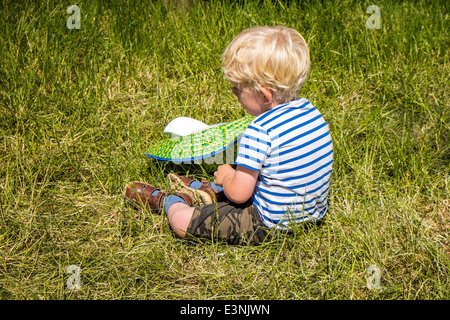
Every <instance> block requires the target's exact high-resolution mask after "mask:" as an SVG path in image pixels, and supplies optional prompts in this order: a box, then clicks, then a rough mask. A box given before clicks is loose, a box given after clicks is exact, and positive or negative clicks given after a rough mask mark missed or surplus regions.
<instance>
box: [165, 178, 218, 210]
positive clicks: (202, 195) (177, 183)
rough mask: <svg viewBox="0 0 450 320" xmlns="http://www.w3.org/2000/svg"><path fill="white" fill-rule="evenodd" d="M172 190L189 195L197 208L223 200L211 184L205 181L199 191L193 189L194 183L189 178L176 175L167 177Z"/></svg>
mask: <svg viewBox="0 0 450 320" xmlns="http://www.w3.org/2000/svg"><path fill="white" fill-rule="evenodd" d="M167 180H168V181H169V185H170V188H171V189H173V190H178V191H180V192H183V193H185V194H188V195H189V196H190V197H191V198H192V199H193V201H194V205H195V206H206V205H208V204H211V203H216V202H217V201H221V200H223V199H222V197H221V194H220V193H218V192H216V191H214V189H213V188H211V183H210V182H209V181H208V180H206V179H203V180H202V181H201V184H202V185H201V186H200V188H198V189H194V188H191V187H190V185H191V183H192V182H193V181H194V180H193V179H191V178H188V177H180V176H179V175H176V174H174V173H169V174H168V175H167Z"/></svg>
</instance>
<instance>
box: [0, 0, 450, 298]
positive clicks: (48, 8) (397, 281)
mask: <svg viewBox="0 0 450 320" xmlns="http://www.w3.org/2000/svg"><path fill="white" fill-rule="evenodd" d="M25 2H26V3H22V2H11V1H3V2H2V4H1V5H0V8H1V9H0V17H1V21H2V23H1V24H0V30H1V33H0V38H1V41H0V49H1V51H0V52H1V54H0V62H1V63H0V187H1V193H0V297H1V298H3V299H79V298H83V299H445V298H447V299H448V298H449V296H450V283H449V267H450V261H449V254H450V252H449V247H450V243H449V236H448V235H449V231H450V229H449V226H450V218H449V215H450V197H449V184H450V172H449V167H450V150H449V145H450V143H449V123H450V111H449V94H448V92H449V89H450V88H449V85H448V74H449V71H450V68H449V54H448V52H449V48H448V38H449V16H448V9H447V7H448V5H447V4H446V3H445V2H444V1H442V2H439V1H433V2H430V3H428V2H426V3H425V2H408V1H403V2H399V3H395V4H394V3H391V2H388V1H378V2H377V5H378V6H379V7H380V13H381V29H374V30H370V29H367V28H366V25H365V22H366V20H367V18H368V17H369V16H370V14H369V13H367V12H366V10H367V7H368V6H369V5H371V4H372V3H367V4H365V3H360V2H358V3H355V2H352V1H329V2H326V4H323V3H319V2H310V1H307V2H302V4H301V5H300V4H299V5H297V4H295V2H294V1H291V2H290V3H285V2H284V1H243V2H242V3H240V4H232V3H231V2H224V3H221V2H218V1H197V2H196V4H192V5H191V6H188V7H184V6H183V5H175V6H172V5H167V4H164V3H163V2H162V1H161V2H154V1H149V2H132V3H131V2H129V1H122V2H121V1H113V2H109V1H94V2H91V1H86V2H77V3H73V4H77V5H78V6H79V7H80V11H81V29H80V30H76V29H73V30H70V29H68V28H67V27H66V19H67V18H68V16H69V15H68V14H67V12H66V9H67V7H66V6H65V5H62V4H60V3H59V2H56V1H42V3H38V2H34V1H25ZM275 24H283V25H286V26H290V27H293V28H296V29H297V30H298V31H299V32H300V33H302V34H303V35H304V37H305V39H306V40H307V41H308V43H309V45H310V50H311V59H312V69H311V72H310V76H309V80H308V82H307V83H306V85H305V87H304V88H303V90H302V96H303V97H305V98H307V99H310V100H311V102H312V103H313V104H314V105H315V106H317V108H318V109H319V110H320V111H321V112H322V114H323V115H324V117H325V119H326V120H327V122H328V124H329V126H330V129H331V134H332V137H333V145H334V149H335V152H334V155H335V163H334V174H333V178H332V186H331V199H330V208H329V212H328V216H327V219H326V220H325V222H324V223H323V224H321V225H319V226H314V227H311V228H308V229H301V228H299V230H297V231H296V232H295V234H294V235H293V236H290V237H286V238H282V239H279V240H276V241H273V242H271V243H267V244H264V245H262V246H259V247H247V246H242V247H233V246H228V245H226V244H223V243H207V244H200V243H188V242H185V241H181V240H179V239H177V238H176V237H175V236H174V235H173V233H172V232H171V230H170V228H169V226H168V224H167V221H166V219H165V218H164V217H162V216H156V215H152V214H150V213H148V212H146V211H144V210H135V209H134V208H133V207H132V206H130V205H129V204H128V203H127V202H125V200H124V197H123V191H124V188H125V185H126V183H127V182H128V181H130V180H144V181H148V182H151V183H154V184H157V185H159V186H163V187H164V186H167V185H166V182H165V174H166V173H167V171H169V170H176V171H178V172H179V173H187V174H189V175H191V176H196V177H201V176H205V177H207V173H206V172H204V171H202V169H201V168H199V167H198V166H175V165H171V164H163V163H157V162H153V161H150V159H148V158H146V157H145V150H146V148H147V147H148V146H149V145H150V144H151V143H153V142H155V141H158V140H159V139H161V138H163V137H164V135H163V133H162V130H163V128H164V127H165V125H166V124H167V123H168V122H169V121H170V120H172V119H173V118H175V117H178V116H189V117H193V118H196V119H199V120H201V121H204V122H206V123H211V124H212V123H218V122H222V121H231V120H234V119H237V118H238V117H241V116H243V115H244V111H243V110H242V109H241V108H240V106H239V105H238V103H237V101H235V99H234V97H233V96H232V94H231V93H230V87H229V84H228V83H227V82H226V80H225V79H224V77H223V75H222V71H221V64H220V58H221V54H222V52H223V50H224V49H225V47H226V45H227V44H228V43H229V41H231V39H233V37H234V36H236V35H237V34H238V33H239V32H240V31H241V30H243V29H245V28H248V27H251V26H255V25H275ZM69 265H77V266H79V267H80V270H81V281H82V287H81V289H80V290H70V289H68V288H67V285H66V280H67V278H68V276H69V275H68V274H66V268H67V267H68V266H69ZM371 265H375V266H378V268H379V269H380V271H381V279H380V280H381V286H382V289H381V290H371V289H369V288H368V286H367V278H368V274H367V268H368V267H369V266H371Z"/></svg>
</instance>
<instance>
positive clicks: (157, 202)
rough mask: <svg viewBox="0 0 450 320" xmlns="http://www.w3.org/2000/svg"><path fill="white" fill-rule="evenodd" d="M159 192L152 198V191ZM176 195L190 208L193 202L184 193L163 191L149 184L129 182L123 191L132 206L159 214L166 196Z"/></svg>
mask: <svg viewBox="0 0 450 320" xmlns="http://www.w3.org/2000/svg"><path fill="white" fill-rule="evenodd" d="M155 190H159V191H160V192H158V193H157V194H156V195H155V196H152V193H153V191H155ZM170 194H173V195H176V196H178V197H180V198H182V199H183V200H184V201H185V202H186V203H187V204H188V205H189V206H192V205H193V203H194V201H193V200H192V198H191V197H190V196H189V195H188V194H185V193H181V192H172V191H163V190H161V189H158V188H156V187H154V186H152V185H151V184H148V183H145V182H136V181H135V182H131V183H130V184H128V185H127V187H126V189H125V196H126V197H127V198H128V199H129V200H131V201H132V203H133V204H135V205H137V206H140V207H142V206H143V207H146V208H147V209H150V210H151V211H153V212H156V213H160V212H161V211H162V209H163V207H164V200H165V199H166V196H167V195H170Z"/></svg>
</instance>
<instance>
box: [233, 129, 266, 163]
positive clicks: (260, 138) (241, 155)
mask: <svg viewBox="0 0 450 320" xmlns="http://www.w3.org/2000/svg"><path fill="white" fill-rule="evenodd" d="M270 148H271V141H270V137H269V135H268V133H267V131H266V130H265V129H264V128H262V127H261V126H259V125H257V124H255V123H251V124H250V125H249V126H248V127H247V129H246V130H245V131H244V133H243V134H242V137H241V139H240V141H239V148H238V155H237V158H236V161H235V163H236V164H237V165H241V166H244V167H246V168H249V169H251V170H254V171H260V170H261V168H262V165H263V163H264V160H265V159H266V158H267V155H268V154H269V153H270Z"/></svg>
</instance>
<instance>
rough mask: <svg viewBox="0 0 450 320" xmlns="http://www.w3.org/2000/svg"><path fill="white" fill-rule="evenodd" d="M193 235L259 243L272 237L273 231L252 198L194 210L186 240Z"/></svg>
mask: <svg viewBox="0 0 450 320" xmlns="http://www.w3.org/2000/svg"><path fill="white" fill-rule="evenodd" d="M189 238H190V239H192V238H195V239H205V240H215V241H226V242H228V243H230V244H236V245H240V244H251V245H258V244H261V243H263V242H264V241H266V240H269V238H271V233H270V229H269V228H267V227H265V226H264V225H263V221H262V218H261V216H260V215H259V213H258V210H257V209H256V208H255V207H254V206H253V204H252V203H251V202H250V201H248V202H246V203H244V204H235V203H232V202H218V203H213V204H210V205H207V206H204V207H196V208H195V209H194V214H193V215H192V219H191V221H190V223H189V226H188V228H187V230H186V239H189Z"/></svg>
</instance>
